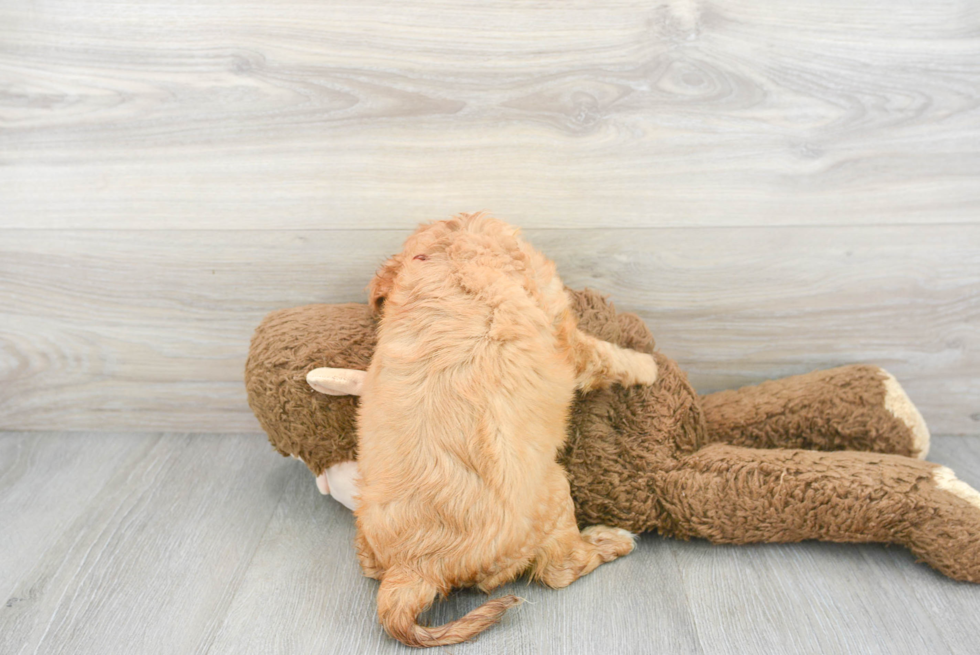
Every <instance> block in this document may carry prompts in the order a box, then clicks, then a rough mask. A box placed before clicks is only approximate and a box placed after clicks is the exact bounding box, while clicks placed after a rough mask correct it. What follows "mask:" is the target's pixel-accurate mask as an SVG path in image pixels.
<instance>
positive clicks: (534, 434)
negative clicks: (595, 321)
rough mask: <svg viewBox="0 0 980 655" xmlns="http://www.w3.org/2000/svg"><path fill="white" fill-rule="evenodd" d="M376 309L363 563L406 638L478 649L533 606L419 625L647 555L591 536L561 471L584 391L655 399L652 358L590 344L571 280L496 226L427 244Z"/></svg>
mask: <svg viewBox="0 0 980 655" xmlns="http://www.w3.org/2000/svg"><path fill="white" fill-rule="evenodd" d="M370 291H371V303H372V305H373V306H374V307H375V308H376V309H377V310H378V311H379V312H381V321H380V325H379V329H378V345H377V349H376V350H375V353H374V357H373V359H372V360H371V366H370V368H369V369H368V371H367V375H366V377H365V378H364V382H363V389H362V396H361V403H360V410H359V417H358V418H359V448H358V451H359V455H358V457H359V466H360V472H361V481H360V506H359V507H358V509H357V511H356V516H357V529H358V530H357V549H358V555H359V557H360V561H361V566H362V567H363V569H364V573H365V574H366V575H368V576H371V577H373V578H377V579H379V580H381V587H380V590H379V592H378V615H379V617H380V619H381V623H382V624H383V625H384V627H385V629H386V630H387V631H388V633H389V634H391V635H392V636H393V637H395V638H396V639H399V640H400V641H402V642H403V643H405V644H408V645H410V646H437V645H443V644H453V643H458V642H461V641H464V640H466V639H469V638H471V637H473V636H474V635H476V634H477V633H479V632H481V631H482V630H484V629H486V628H487V627H489V626H490V625H492V624H493V623H494V622H496V621H497V620H498V619H499V618H500V617H501V615H502V614H503V613H504V612H505V611H506V610H507V609H508V608H509V607H511V606H513V605H515V604H517V603H518V602H520V601H519V599H518V598H516V597H515V596H505V597H502V598H496V599H493V600H490V601H487V602H486V603H484V604H483V605H482V606H480V607H479V608H477V609H475V610H473V611H472V612H470V613H469V614H467V615H466V616H464V617H463V618H461V619H458V620H456V621H453V622H451V623H448V624H446V625H444V626H440V627H433V628H428V627H423V626H420V625H419V624H418V623H417V616H418V614H419V613H420V612H422V611H424V610H425V609H426V608H427V607H428V606H429V605H431V603H432V602H433V600H434V599H435V598H436V596H437V595H440V594H442V595H445V594H447V593H449V591H450V590H451V589H452V588H453V587H461V586H477V587H479V588H480V589H482V590H484V591H489V590H491V589H493V588H495V587H497V586H499V585H501V584H504V583H506V582H509V581H511V580H513V579H514V578H516V577H517V576H519V575H521V574H522V573H524V572H525V571H530V573H531V575H532V576H533V577H534V578H536V579H538V580H541V581H542V582H543V583H544V584H546V585H549V586H551V587H564V586H566V585H568V584H570V583H571V582H573V581H574V580H576V579H577V578H578V577H580V576H582V575H585V574H586V573H588V572H590V571H592V570H593V569H594V568H595V567H596V566H598V565H599V564H601V563H602V562H608V561H610V560H613V559H615V558H617V557H619V556H621V555H625V554H627V553H629V552H630V551H631V550H632V549H633V537H632V535H631V534H629V533H628V532H626V531H624V530H619V529H614V528H609V527H605V526H594V527H591V528H588V529H586V530H583V531H582V532H579V530H578V527H577V525H576V521H575V514H574V507H573V505H572V499H571V496H570V494H569V486H568V481H567V479H566V477H565V473H564V471H563V469H562V468H561V467H560V466H559V465H558V464H557V463H556V461H555V457H556V454H557V452H558V449H559V448H560V447H561V446H562V443H563V442H564V440H565V428H566V421H567V415H568V410H569V406H570V404H571V402H572V397H573V394H574V392H575V390H576V389H583V390H588V389H594V388H597V387H602V386H607V385H609V384H611V383H614V382H619V383H621V384H652V383H653V382H654V380H655V379H656V375H657V368H656V364H655V363H654V360H653V358H652V357H650V356H649V355H645V354H641V353H637V352H634V351H631V350H624V349H621V348H618V347H616V346H614V345H612V344H610V343H607V342H605V341H600V340H597V339H594V338H592V337H590V336H587V335H586V334H584V333H582V332H580V331H579V330H578V328H577V327H576V323H575V319H574V317H573V316H572V314H571V312H570V310H569V300H568V298H567V296H566V294H565V291H564V286H563V285H562V282H561V280H560V279H559V278H558V275H557V274H556V272H555V266H554V264H553V263H552V262H551V261H549V260H548V259H546V258H545V257H544V256H543V255H542V254H541V253H539V252H538V251H536V250H535V249H534V248H532V247H531V246H530V245H528V244H527V243H526V242H525V241H523V240H522V239H521V238H520V237H519V236H518V230H516V229H514V228H513V227H510V226H508V225H507V224H505V223H503V222H501V221H498V220H495V219H493V218H490V217H488V216H485V215H483V214H475V215H460V216H457V217H456V218H453V219H451V220H448V221H440V222H437V223H433V224H430V225H425V226H422V227H421V228H419V230H418V231H417V232H416V233H415V234H414V235H412V236H411V237H410V238H409V239H408V241H406V243H405V247H404V250H403V251H402V252H401V254H399V255H396V256H394V257H392V258H391V259H390V260H388V262H387V263H385V265H384V266H383V268H382V269H381V270H380V271H379V273H378V274H377V275H376V276H375V278H374V280H373V281H372V283H371V288H370Z"/></svg>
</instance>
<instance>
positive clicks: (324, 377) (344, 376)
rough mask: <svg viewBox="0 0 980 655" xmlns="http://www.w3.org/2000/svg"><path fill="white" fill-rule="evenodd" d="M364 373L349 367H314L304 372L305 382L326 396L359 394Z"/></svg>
mask: <svg viewBox="0 0 980 655" xmlns="http://www.w3.org/2000/svg"><path fill="white" fill-rule="evenodd" d="M366 375H367V372H366V371H357V370H354V369H350V368H315V369H313V370H312V371H310V372H309V373H307V374H306V382H307V384H309V385H310V386H311V387H313V388H314V389H315V390H316V391H319V392H320V393H325V394H327V395H328V396H360V395H361V389H362V388H363V386H364V377H365V376H366Z"/></svg>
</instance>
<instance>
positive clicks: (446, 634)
mask: <svg viewBox="0 0 980 655" xmlns="http://www.w3.org/2000/svg"><path fill="white" fill-rule="evenodd" d="M436 593H437V590H436V588H435V587H434V586H432V585H430V584H429V583H427V582H426V581H425V580H423V579H422V578H421V577H419V576H418V575H416V574H414V573H412V572H409V571H407V570H405V569H402V568H397V567H393V568H391V569H388V571H386V572H385V575H384V579H383V580H382V581H381V588H380V589H379V590H378V618H380V619H381V625H383V626H384V629H385V630H386V631H387V632H388V634H390V635H391V636H392V637H394V638H395V639H397V640H398V641H400V642H402V643H403V644H405V645H406V646H415V647H419V648H424V647H428V646H448V645H450V644H458V643H460V642H462V641H466V640H468V639H472V638H473V637H475V636H476V635H478V634H480V633H481V632H483V631H484V630H486V629H487V628H489V627H490V626H492V625H493V624H494V623H496V622H497V621H499V620H500V617H502V616H503V615H504V612H506V611H507V610H508V609H510V608H511V607H514V606H515V605H519V604H520V603H521V602H522V601H521V599H520V598H518V597H517V596H502V597H500V598H494V599H493V600H488V601H487V602H485V603H483V604H482V605H480V606H479V607H477V608H476V609H475V610H473V611H472V612H470V613H469V614H467V615H466V616H464V617H462V618H460V619H456V620H455V621H450V622H449V623H447V624H445V625H440V626H438V627H432V628H429V627H425V626H421V625H419V624H418V621H417V619H418V615H419V614H421V613H422V612H424V611H425V610H426V609H428V608H429V606H430V605H432V601H434V600H435V598H436Z"/></svg>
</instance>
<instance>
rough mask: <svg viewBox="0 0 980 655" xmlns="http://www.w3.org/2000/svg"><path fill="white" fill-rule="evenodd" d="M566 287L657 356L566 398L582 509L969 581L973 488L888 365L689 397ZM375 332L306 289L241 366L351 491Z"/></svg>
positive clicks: (630, 318) (596, 304)
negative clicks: (900, 558)
mask: <svg viewBox="0 0 980 655" xmlns="http://www.w3.org/2000/svg"><path fill="white" fill-rule="evenodd" d="M570 293H571V296H572V298H573V300H574V306H575V310H576V312H577V313H578V316H579V326H580V327H581V329H582V330H584V331H585V332H588V333H590V334H592V335H594V336H596V337H598V338H601V339H605V340H607V341H610V342H612V343H615V344H618V345H620V346H624V347H628V348H633V349H635V350H639V351H642V352H648V353H652V354H653V355H654V357H655V358H656V360H657V366H658V369H659V378H658V380H657V382H656V383H655V384H654V385H652V386H637V387H630V388H623V387H619V386H614V387H612V388H610V389H607V390H600V391H593V392H590V393H586V394H580V395H579V396H577V398H576V401H575V404H574V406H573V408H572V412H571V419H570V422H569V426H568V441H567V444H566V446H565V449H564V451H563V452H562V454H561V456H560V461H561V463H562V464H563V465H564V466H565V467H566V469H567V470H568V476H569V480H570V483H571V489H572V496H573V498H574V500H575V506H576V509H577V513H578V519H579V522H580V524H582V525H594V524H600V523H601V524H606V525H611V526H617V527H621V528H625V529H627V530H630V531H633V532H645V531H652V530H655V531H657V532H660V533H662V534H666V535H671V536H675V537H680V538H683V539H688V538H691V537H701V538H705V539H708V540H710V541H713V542H716V543H751V542H760V541H767V542H792V541H802V540H804V539H820V540H824V541H846V542H885V543H895V544H902V545H904V546H906V547H907V548H909V549H910V550H911V551H912V552H913V553H914V554H915V555H916V556H917V557H919V558H921V559H922V560H924V561H925V562H927V563H928V564H930V565H931V566H933V567H934V568H936V569H937V570H939V571H941V572H942V573H944V574H946V575H948V576H949V577H951V578H955V579H957V580H968V581H971V582H980V493H978V492H977V491H976V490H974V489H973V488H971V487H970V486H968V485H967V484H966V483H964V482H961V481H960V480H958V479H957V478H956V476H955V475H954V474H953V472H952V471H951V470H949V469H948V468H945V467H943V466H939V465H936V464H932V463H929V462H925V461H923V460H922V458H924V457H925V455H926V452H927V450H928V448H929V432H928V430H927V429H926V426H925V423H924V421H923V420H922V417H921V416H920V414H919V412H918V411H917V410H916V409H915V406H914V405H913V404H912V403H911V401H910V400H909V399H908V397H907V396H906V395H905V393H904V391H903V390H902V388H901V386H900V385H899V384H898V382H896V381H895V378H893V377H892V376H891V375H889V374H888V373H886V372H885V371H883V370H882V369H880V368H877V367H875V366H845V367H842V368H836V369H831V370H826V371H817V372H814V373H810V374H807V375H800V376H795V377H790V378H785V379H782V380H777V381H772V382H765V383H763V384H760V385H758V386H753V387H746V388H743V389H739V390H736V391H723V392H720V393H714V394H710V395H706V396H698V395H697V393H695V391H694V389H692V388H691V385H690V384H689V383H688V381H687V378H686V376H685V375H684V373H683V371H681V370H680V368H679V367H678V366H677V364H676V363H675V362H673V361H671V360H670V359H668V358H667V357H665V356H664V355H663V354H661V353H660V352H657V351H655V350H654V341H653V336H652V335H651V334H650V332H649V330H647V328H646V326H645V325H644V324H643V322H642V320H641V319H640V318H639V317H638V316H636V315H634V314H626V313H624V314H617V313H616V310H615V309H614V308H613V306H612V305H611V304H610V303H608V302H607V301H606V300H605V299H604V298H603V297H602V296H600V295H599V294H597V293H595V292H593V291H588V290H586V291H578V292H575V291H572V292H570ZM374 344H375V319H374V317H373V316H372V314H371V311H370V309H369V308H368V306H367V305H360V304H345V305H309V306H305V307H297V308H295V309H286V310H281V311H277V312H273V313H272V314H270V315H269V316H267V317H266V318H265V320H264V321H263V322H262V324H261V325H260V326H259V327H258V329H257V330H256V332H255V336H254V337H253V339H252V346H251V349H250V353H249V358H248V364H247V365H246V372H245V378H246V386H247V388H248V399H249V404H250V405H251V407H252V410H253V411H254V412H255V415H256V417H257V418H258V419H259V422H260V423H261V424H262V427H263V428H264V429H265V430H266V432H267V433H268V435H269V440H270V441H271V442H272V444H273V446H275V448H276V449H277V450H278V451H279V452H280V453H282V454H283V455H291V456H294V457H297V458H299V459H302V460H303V462H305V463H306V465H307V466H308V467H309V468H310V470H311V471H312V472H313V474H314V475H315V476H317V484H318V486H319V487H320V490H321V491H322V492H324V493H326V492H327V491H328V490H329V491H330V492H331V493H333V494H334V495H335V496H337V497H338V498H339V499H340V500H341V501H342V502H344V503H345V504H346V505H348V506H349V507H350V506H352V505H353V504H354V503H356V483H357V477H356V464H355V463H354V461H355V459H356V455H357V441H356V432H355V414H356V403H357V398H356V394H357V393H359V384H360V379H361V377H362V376H363V371H364V370H366V369H367V367H368V364H369V362H370V359H371V354H372V351H373V348H374ZM320 367H327V368H320ZM314 369H318V370H314ZM308 373H309V374H310V382H309V383H308V382H307V374H308ZM310 384H312V385H315V386H316V388H317V389H318V390H319V391H322V392H324V393H318V392H317V391H316V390H314V388H311V386H310ZM325 394H335V395H325ZM341 394H349V395H341Z"/></svg>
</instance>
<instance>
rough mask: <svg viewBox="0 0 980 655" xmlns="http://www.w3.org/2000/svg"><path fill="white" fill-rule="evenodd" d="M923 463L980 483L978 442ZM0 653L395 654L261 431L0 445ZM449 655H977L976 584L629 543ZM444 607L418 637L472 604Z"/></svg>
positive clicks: (520, 586)
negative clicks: (631, 547) (624, 553)
mask: <svg viewBox="0 0 980 655" xmlns="http://www.w3.org/2000/svg"><path fill="white" fill-rule="evenodd" d="M930 459H933V460H934V461H938V462H941V463H944V464H947V465H950V466H953V467H954V468H955V469H956V470H957V472H958V473H959V475H960V477H961V478H963V479H964V480H966V481H967V482H969V483H971V484H973V485H974V486H980V436H978V437H955V438H939V439H936V442H935V445H934V449H933V455H932V457H931V458H930ZM0 526H2V529H0V553H2V557H0V652H2V653H4V654H14V653H45V654H48V653H52V654H54V653H98V654H100V655H101V654H113V653H126V654H131V653H140V654H149V653H166V654H168V655H170V654H173V653H236V654H237V653H262V654H268V653H358V654H360V653H388V652H408V651H409V650H410V649H407V648H403V647H402V646H400V645H399V644H397V643H396V642H394V641H392V640H391V639H389V638H387V637H386V636H385V635H384V634H383V632H382V630H381V629H380V627H379V626H378V625H377V623H376V621H375V600H374V597H375V593H376V589H377V583H376V582H374V581H372V580H368V579H366V578H364V577H362V576H361V573H360V570H359V567H358V565H357V562H356V559H355V556H354V553H353V550H352V537H353V532H354V524H353V519H352V517H351V515H350V513H349V512H348V511H347V510H346V509H344V508H343V507H342V506H340V505H339V504H337V503H336V502H334V501H333V500H332V499H330V498H324V497H322V496H320V495H319V494H318V493H317V491H316V489H315V487H314V485H313V480H312V478H311V476H310V474H309V473H308V472H307V471H306V469H305V468H304V467H303V466H302V465H300V464H299V463H297V462H295V461H292V460H286V459H283V458H280V457H279V456H278V455H276V454H274V453H273V452H272V451H271V449H270V447H269V446H268V444H267V443H266V441H265V438H264V437H263V436H262V435H259V434H239V435H232V434H224V435H189V434H183V435H182V434H166V435H163V434H109V433H4V434H0ZM509 590H510V591H513V592H515V593H518V594H519V595H522V596H524V597H525V598H527V599H528V600H529V601H530V602H528V603H526V604H524V605H523V606H522V607H520V608H517V609H516V610H512V611H511V613H510V614H508V615H507V616H506V617H505V619H504V621H503V622H502V624H501V625H499V626H497V627H495V628H493V629H492V630H490V631H488V632H486V633H484V634H483V635H482V636H481V637H479V638H478V639H477V640H476V641H475V642H473V643H470V644H464V645H461V646H456V647H452V648H447V649H445V652H451V653H461V654H462V653H556V654H559V653H561V654H564V653H887V654H888V655H896V654H900V653H946V652H951V653H976V652H977V646H976V636H977V634H978V633H980V586H974V585H969V584H964V583H956V582H952V581H950V580H947V579H946V578H943V577H942V576H940V575H938V574H936V573H934V572H933V571H932V570H930V569H929V568H927V567H926V566H924V565H922V564H917V563H916V562H915V561H914V558H913V557H912V556H911V555H910V554H909V553H908V552H906V551H905V550H903V549H901V548H897V547H891V548H888V547H884V546H877V545H867V546H855V545H847V544H820V543H806V544H787V545H758V546H739V547H722V546H712V545H709V544H707V543H704V542H697V541H695V542H679V541H673V540H668V539H662V538H660V537H657V536H652V535H645V536H643V538H642V539H641V541H640V545H639V547H638V549H637V550H636V551H635V552H634V553H633V554H632V555H630V556H629V557H627V558H624V559H622V560H619V561H617V562H614V563H612V564H610V565H606V566H603V567H600V568H599V569H598V570H597V571H596V572H595V573H593V574H591V575H589V576H587V577H586V578H583V579H582V580H580V581H578V582H576V583H575V584H573V585H572V586H571V587H569V588H568V589H564V590H561V591H551V590H547V589H544V588H540V587H538V586H528V585H526V584H525V583H523V582H521V583H517V584H514V585H511V588H510V589H509ZM481 599H482V596H480V595H479V594H477V593H470V592H461V593H459V594H457V595H455V596H453V597H452V598H451V599H450V600H448V601H447V602H445V603H442V604H440V605H438V606H437V607H436V608H435V609H434V610H432V611H431V612H430V615H429V617H428V618H429V619H430V620H431V621H432V622H435V623H438V622H443V621H445V620H449V619H451V618H453V617H456V616H459V615H460V614H462V613H463V612H465V611H466V610H467V609H469V608H472V607H474V606H476V605H477V604H479V603H480V602H481Z"/></svg>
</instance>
